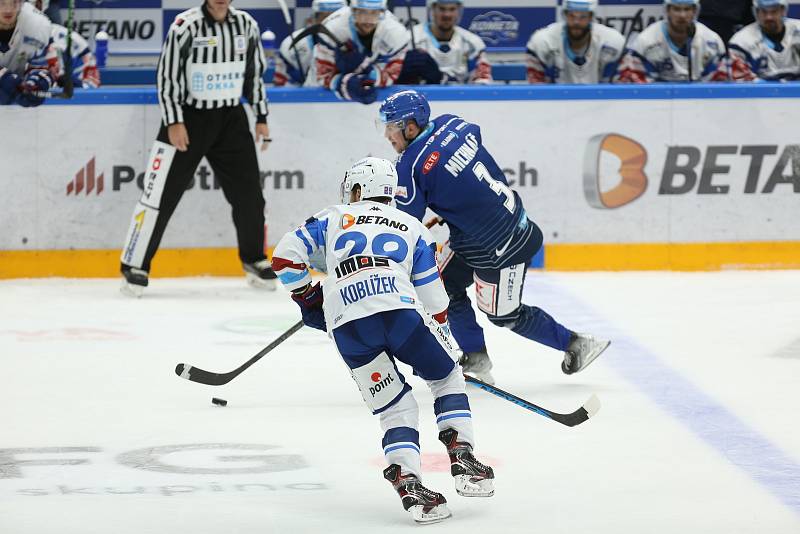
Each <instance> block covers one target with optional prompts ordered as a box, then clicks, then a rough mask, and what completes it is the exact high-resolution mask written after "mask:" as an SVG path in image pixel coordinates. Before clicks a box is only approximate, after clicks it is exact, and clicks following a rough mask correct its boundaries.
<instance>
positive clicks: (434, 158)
mask: <svg viewBox="0 0 800 534" xmlns="http://www.w3.org/2000/svg"><path fill="white" fill-rule="evenodd" d="M439 157H440V155H439V153H438V152H431V155H430V156H428V159H426V160H425V163H424V164H423V165H422V174H428V173H429V172H431V169H433V168H434V167H435V166H436V164H437V163H439Z"/></svg>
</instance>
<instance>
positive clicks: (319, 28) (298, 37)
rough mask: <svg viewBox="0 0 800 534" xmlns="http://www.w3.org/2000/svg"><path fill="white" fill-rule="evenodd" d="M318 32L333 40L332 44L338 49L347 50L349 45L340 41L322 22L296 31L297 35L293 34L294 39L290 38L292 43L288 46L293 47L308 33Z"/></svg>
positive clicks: (315, 33) (314, 33)
mask: <svg viewBox="0 0 800 534" xmlns="http://www.w3.org/2000/svg"><path fill="white" fill-rule="evenodd" d="M320 33H321V34H323V35H326V36H328V37H330V38H331V40H332V41H333V42H334V44H335V45H336V47H337V48H338V49H339V51H340V52H348V51H349V50H350V47H349V46H347V44H346V43H343V42H341V41H340V40H339V39H338V37H336V36H335V35H334V34H333V32H332V31H330V30H329V29H328V28H326V27H325V26H324V25H323V24H312V25H311V26H309V27H308V28H306V29H305V30H303V31H301V32H300V33H298V34H297V35H295V36H294V39H292V44H290V45H289V46H291V47H292V48H294V46H295V45H296V44H297V43H299V42H300V41H302V40H303V39H305V38H306V37H308V36H309V35H317V34H320Z"/></svg>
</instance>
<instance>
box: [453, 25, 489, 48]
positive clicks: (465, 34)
mask: <svg viewBox="0 0 800 534" xmlns="http://www.w3.org/2000/svg"><path fill="white" fill-rule="evenodd" d="M455 31H456V35H458V36H459V37H461V39H463V40H464V41H465V42H466V43H467V44H469V45H470V47H472V48H473V49H474V50H483V49H485V48H486V43H484V42H483V39H481V36H480V35H478V34H477V33H473V32H471V31H469V30H468V29H466V28H463V27H461V26H456V28H455Z"/></svg>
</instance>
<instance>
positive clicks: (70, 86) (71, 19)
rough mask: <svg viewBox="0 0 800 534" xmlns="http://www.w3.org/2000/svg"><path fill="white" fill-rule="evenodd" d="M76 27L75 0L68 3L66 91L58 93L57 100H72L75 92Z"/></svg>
mask: <svg viewBox="0 0 800 534" xmlns="http://www.w3.org/2000/svg"><path fill="white" fill-rule="evenodd" d="M74 27H75V0H69V2H68V3H67V50H66V52H65V53H64V90H63V91H62V92H61V93H56V94H54V95H53V96H54V97H55V98H72V94H73V92H74V90H75V87H74V83H73V81H72V32H73V30H74Z"/></svg>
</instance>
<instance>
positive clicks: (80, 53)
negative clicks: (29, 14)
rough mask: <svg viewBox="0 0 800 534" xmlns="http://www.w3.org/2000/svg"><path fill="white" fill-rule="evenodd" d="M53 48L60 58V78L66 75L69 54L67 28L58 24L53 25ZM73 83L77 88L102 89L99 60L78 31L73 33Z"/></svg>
mask: <svg viewBox="0 0 800 534" xmlns="http://www.w3.org/2000/svg"><path fill="white" fill-rule="evenodd" d="M52 37H53V47H54V48H55V49H56V52H57V54H58V56H59V65H58V71H59V72H58V77H60V76H61V75H63V74H64V65H66V63H65V61H64V58H65V57H66V56H65V54H66V53H67V28H65V27H64V26H60V25H58V24H53V25H52ZM70 48H71V49H72V51H71V55H72V81H73V83H74V84H75V86H76V87H82V88H83V89H89V88H97V87H100V73H99V71H98V70H97V60H96V59H95V57H94V54H93V53H92V50H91V49H90V48H89V43H88V41H86V39H84V38H83V36H81V34H79V33H78V32H76V31H73V32H72V43H71V46H70Z"/></svg>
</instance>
